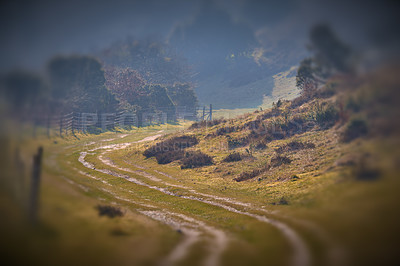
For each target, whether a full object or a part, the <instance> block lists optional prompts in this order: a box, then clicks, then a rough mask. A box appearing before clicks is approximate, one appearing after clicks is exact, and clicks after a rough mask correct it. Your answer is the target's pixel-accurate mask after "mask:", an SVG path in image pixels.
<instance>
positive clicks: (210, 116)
mask: <svg viewBox="0 0 400 266" xmlns="http://www.w3.org/2000/svg"><path fill="white" fill-rule="evenodd" d="M208 117H209V118H210V121H211V120H212V104H210V115H209V116H208Z"/></svg>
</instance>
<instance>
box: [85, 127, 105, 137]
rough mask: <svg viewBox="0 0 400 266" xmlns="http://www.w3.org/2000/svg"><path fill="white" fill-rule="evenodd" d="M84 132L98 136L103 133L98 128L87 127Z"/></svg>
mask: <svg viewBox="0 0 400 266" xmlns="http://www.w3.org/2000/svg"><path fill="white" fill-rule="evenodd" d="M86 132H87V133H89V134H94V135H99V134H101V133H103V130H102V129H101V128H99V127H95V126H88V127H87V128H86Z"/></svg>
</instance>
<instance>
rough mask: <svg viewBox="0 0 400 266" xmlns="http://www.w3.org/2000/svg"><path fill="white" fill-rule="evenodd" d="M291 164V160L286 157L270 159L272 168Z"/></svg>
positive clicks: (279, 156) (278, 156)
mask: <svg viewBox="0 0 400 266" xmlns="http://www.w3.org/2000/svg"><path fill="white" fill-rule="evenodd" d="M291 162H292V160H291V159H290V158H288V157H286V156H281V155H277V156H275V157H273V158H271V166H272V167H278V166H281V165H282V164H290V163H291Z"/></svg>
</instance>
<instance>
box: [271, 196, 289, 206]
mask: <svg viewBox="0 0 400 266" xmlns="http://www.w3.org/2000/svg"><path fill="white" fill-rule="evenodd" d="M272 205H289V202H288V201H287V200H286V198H285V197H282V198H280V200H279V201H278V202H276V203H275V202H274V203H272Z"/></svg>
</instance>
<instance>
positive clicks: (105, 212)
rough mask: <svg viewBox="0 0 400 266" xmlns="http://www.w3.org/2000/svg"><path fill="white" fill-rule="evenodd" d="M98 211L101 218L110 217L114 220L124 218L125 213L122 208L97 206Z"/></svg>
mask: <svg viewBox="0 0 400 266" xmlns="http://www.w3.org/2000/svg"><path fill="white" fill-rule="evenodd" d="M96 209H97V210H98V212H99V216H108V217H110V218H114V217H117V216H120V217H121V216H124V213H123V212H122V211H121V209H120V208H117V207H113V206H108V205H97V206H96Z"/></svg>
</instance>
